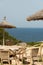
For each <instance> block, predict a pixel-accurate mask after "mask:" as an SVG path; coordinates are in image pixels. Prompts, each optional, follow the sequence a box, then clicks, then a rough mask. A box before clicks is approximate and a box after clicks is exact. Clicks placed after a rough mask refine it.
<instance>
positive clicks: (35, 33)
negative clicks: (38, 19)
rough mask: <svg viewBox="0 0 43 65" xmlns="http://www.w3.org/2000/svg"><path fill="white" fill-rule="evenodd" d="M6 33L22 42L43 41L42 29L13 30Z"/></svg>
mask: <svg viewBox="0 0 43 65" xmlns="http://www.w3.org/2000/svg"><path fill="white" fill-rule="evenodd" d="M7 31H8V32H9V34H10V35H12V36H13V37H15V38H16V39H18V40H21V41H23V42H36V41H43V28H14V29H8V30H7Z"/></svg>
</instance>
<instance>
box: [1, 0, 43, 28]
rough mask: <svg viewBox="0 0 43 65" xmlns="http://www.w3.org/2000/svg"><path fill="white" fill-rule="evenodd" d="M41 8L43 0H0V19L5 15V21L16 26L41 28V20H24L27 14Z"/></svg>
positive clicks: (42, 7)
mask: <svg viewBox="0 0 43 65" xmlns="http://www.w3.org/2000/svg"><path fill="white" fill-rule="evenodd" d="M42 9H43V0H0V21H1V19H2V18H3V17H4V16H6V17H7V21H8V22H10V23H11V24H12V25H15V26H16V27H20V28H21V27H22V28H23V27H24V28H33V27H34V28H35V27H38V28H42V27H43V21H31V22H28V21H26V18H27V16H30V15H32V14H34V13H35V12H37V11H39V10H42Z"/></svg>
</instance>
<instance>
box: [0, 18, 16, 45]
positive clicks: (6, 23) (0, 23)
mask: <svg viewBox="0 0 43 65" xmlns="http://www.w3.org/2000/svg"><path fill="white" fill-rule="evenodd" d="M0 28H3V45H4V44H5V43H4V28H16V26H13V25H11V24H9V23H8V22H7V21H6V17H4V19H3V21H2V22H0Z"/></svg>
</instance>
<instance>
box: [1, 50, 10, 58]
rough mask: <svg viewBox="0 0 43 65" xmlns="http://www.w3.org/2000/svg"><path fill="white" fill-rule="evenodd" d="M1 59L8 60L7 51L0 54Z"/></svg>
mask: <svg viewBox="0 0 43 65" xmlns="http://www.w3.org/2000/svg"><path fill="white" fill-rule="evenodd" d="M0 56H1V59H9V51H6V50H2V51H1V52H0Z"/></svg>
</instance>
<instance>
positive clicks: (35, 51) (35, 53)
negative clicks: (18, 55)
mask: <svg viewBox="0 0 43 65" xmlns="http://www.w3.org/2000/svg"><path fill="white" fill-rule="evenodd" d="M38 51H39V48H33V49H32V53H31V55H32V61H33V63H34V62H38V61H39V56H38Z"/></svg>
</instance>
